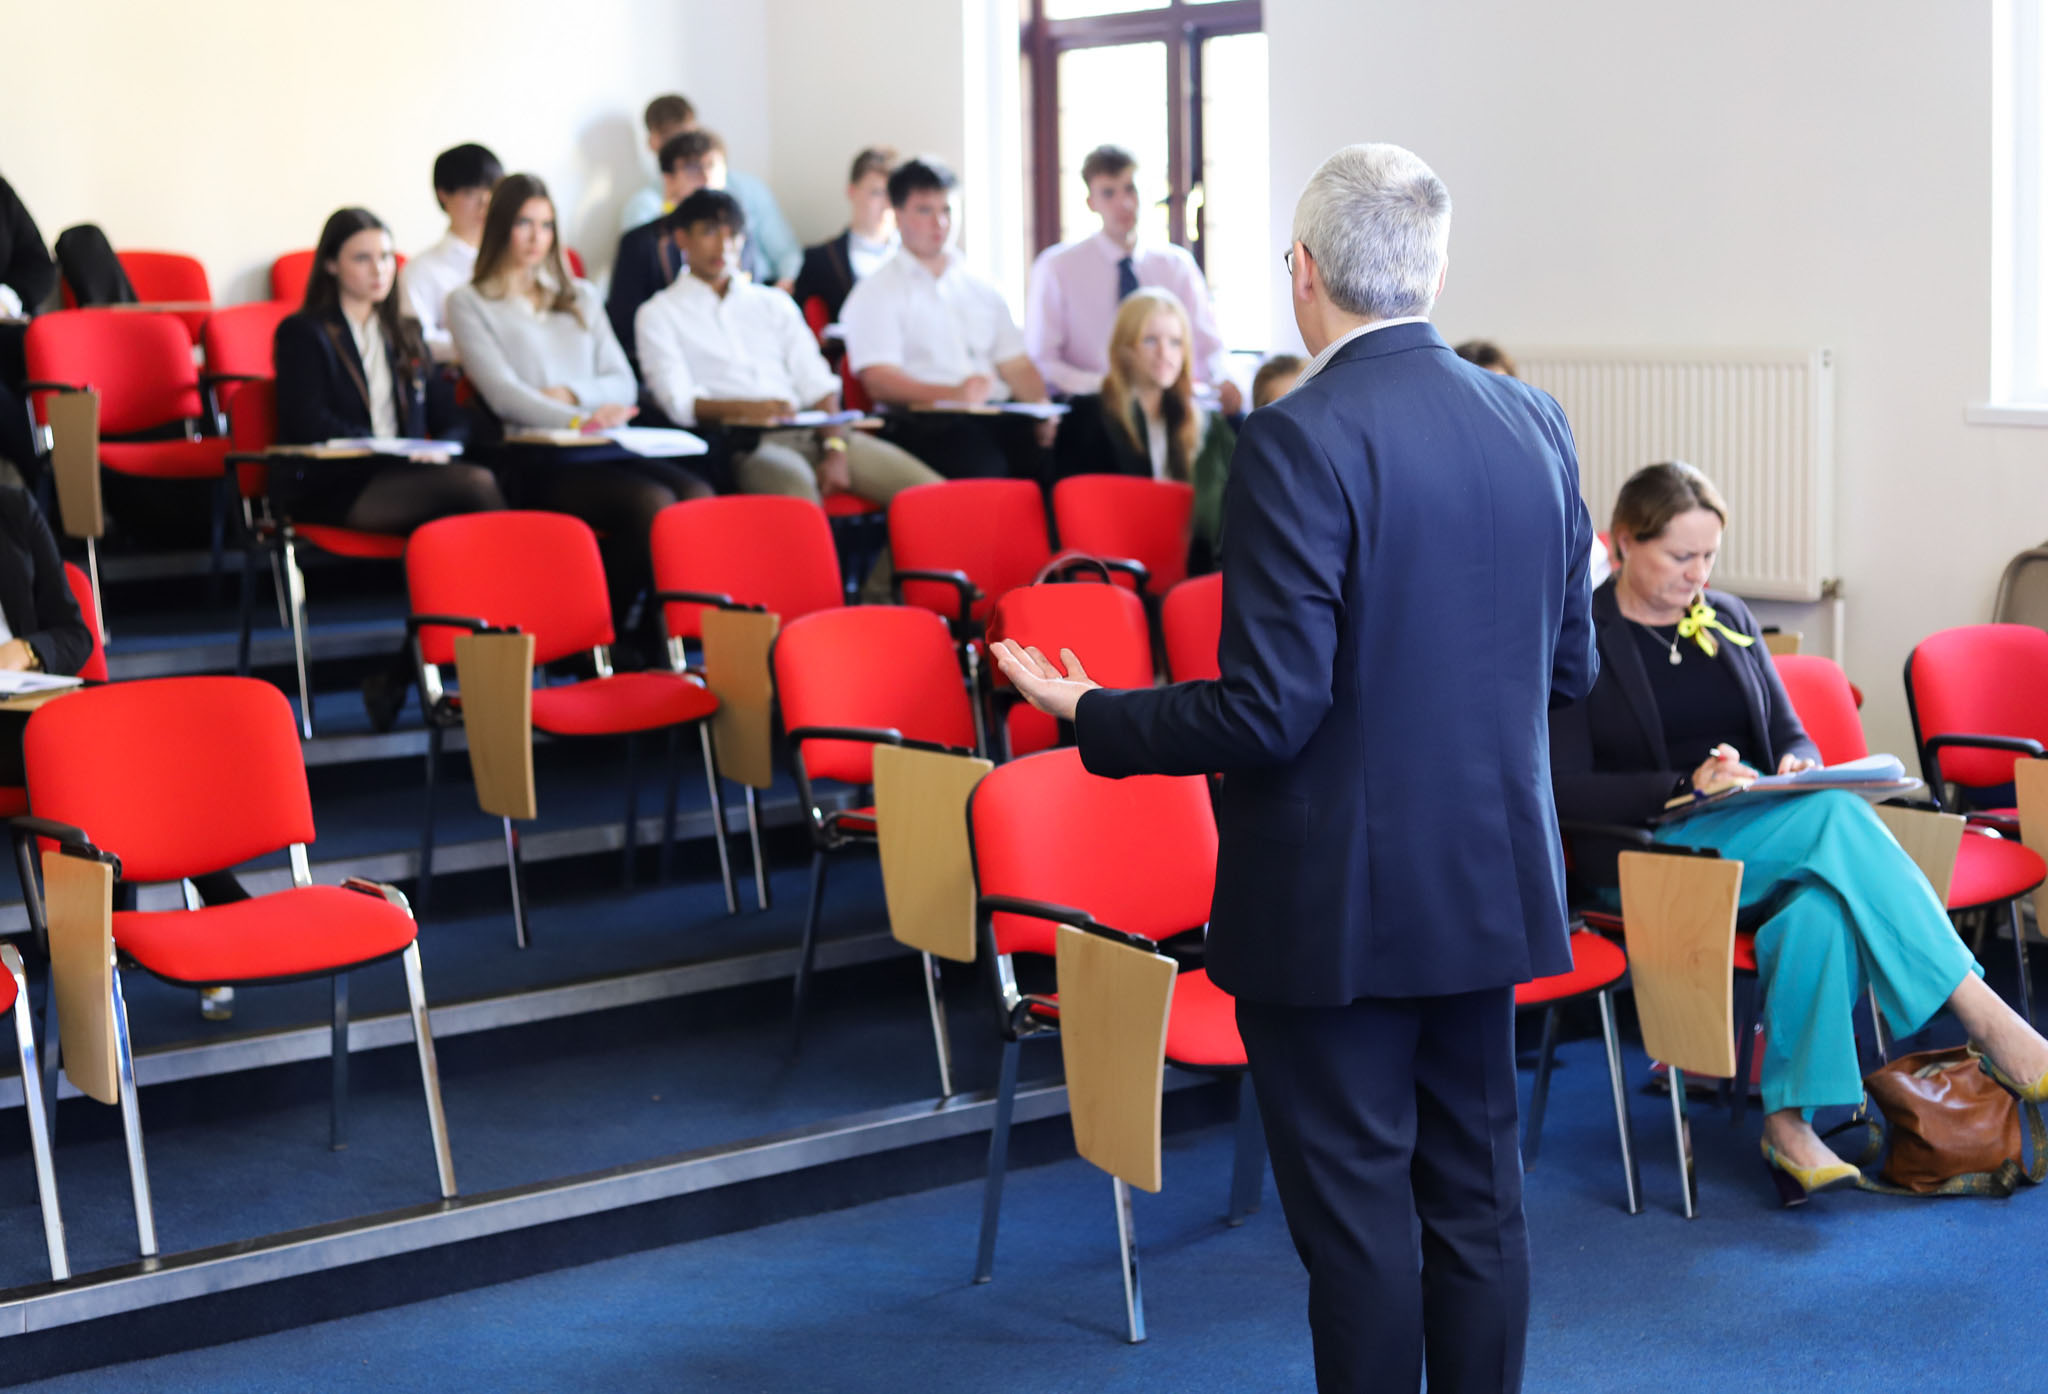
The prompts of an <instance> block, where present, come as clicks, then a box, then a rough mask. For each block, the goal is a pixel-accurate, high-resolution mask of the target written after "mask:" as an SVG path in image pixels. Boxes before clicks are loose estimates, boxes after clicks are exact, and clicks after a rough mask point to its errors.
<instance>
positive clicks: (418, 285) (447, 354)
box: [398, 232, 476, 363]
mask: <svg viewBox="0 0 2048 1394" xmlns="http://www.w3.org/2000/svg"><path fill="white" fill-rule="evenodd" d="M475 274H476V248H474V247H472V246H470V245H469V244H468V243H467V242H465V241H463V240H462V239H461V238H459V237H457V236H456V235H455V234H454V233H452V232H451V233H448V234H446V235H444V236H443V237H442V238H441V240H440V241H439V242H436V243H435V244H434V245H433V246H431V247H429V248H427V249H426V250H425V251H424V252H421V253H420V254H419V255H417V256H413V257H408V258H407V259H406V263H405V269H404V270H403V271H401V272H399V273H398V289H399V293H400V294H402V295H404V296H405V303H406V304H407V306H409V307H410V308H411V310H412V317H413V318H414V319H416V320H418V321H419V322H420V333H421V334H422V335H423V336H424V337H425V338H426V341H427V349H428V351H429V352H430V353H432V354H433V355H434V361H435V362H436V363H453V362H455V361H456V353H455V339H454V337H453V336H452V335H450V334H449V332H448V311H447V306H448V292H450V291H452V290H454V289H455V288H456V287H457V286H466V285H468V284H469V279H470V277H471V276H473V275H475Z"/></svg>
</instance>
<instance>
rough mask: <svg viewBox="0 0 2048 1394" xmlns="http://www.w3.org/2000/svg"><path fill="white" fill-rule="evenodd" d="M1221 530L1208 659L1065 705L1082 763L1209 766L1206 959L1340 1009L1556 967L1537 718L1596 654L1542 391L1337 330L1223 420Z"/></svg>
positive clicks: (1224, 972) (1568, 450) (1568, 476)
mask: <svg viewBox="0 0 2048 1394" xmlns="http://www.w3.org/2000/svg"><path fill="white" fill-rule="evenodd" d="M1223 529H1224V538H1225V542H1226V546H1225V549H1224V565H1223V637H1222V642H1221V644H1220V645H1219V648H1218V653H1217V658H1218V662H1219V665H1220V668H1221V671H1222V677H1221V678H1220V679H1218V680H1217V681H1214V682H1190V683H1180V684H1177V685H1175V686H1172V687H1164V688H1153V689H1150V690H1142V691H1124V692H1112V691H1107V690H1103V691H1096V692H1090V693H1088V694H1087V695H1086V696H1084V697H1083V698H1082V699H1081V703H1080V706H1079V708H1078V710H1077V711H1076V713H1075V731H1076V735H1077V738H1078V741H1079V744H1080V748H1081V757H1082V760H1083V761H1084V763H1086V765H1087V766H1088V768H1089V769H1090V770H1092V771H1094V772H1095V773H1097V774H1102V775H1112V776H1120V775H1128V774H1141V773H1148V772H1157V773H1163V774H1198V773H1203V772H1206V771H1220V772H1222V773H1223V774H1224V780H1223V786H1222V789H1221V791H1220V793H1219V795H1218V798H1217V819H1218V830H1219V833H1220V837H1221V848H1220V852H1219V857H1218V863H1217V869H1216V897H1215V902H1214V905H1213V908H1212V911H1211V919H1210V924H1209V944H1208V966H1209V970H1210V973H1211V975H1212V976H1213V977H1214V978H1215V980H1216V981H1217V982H1218V983H1219V984H1221V985H1222V986H1223V987H1225V988H1227V989H1228V990H1229V991H1231V992H1233V993H1235V994H1237V995H1238V996H1240V997H1243V998H1246V999H1248V1000H1252V1001H1258V1002H1273V1003H1285V1004H1298V1005H1304V1006H1338V1005H1342V1004H1344V1003H1347V1002H1350V1001H1352V1000H1354V999H1356V998H1360V997H1424V996H1435V995H1439V994H1446V993H1456V992H1471V991H1477V990H1479V989H1482V988H1493V987H1504V986H1507V985H1509V984H1512V983H1518V982H1524V981H1526V980H1528V979H1530V978H1533V977H1540V976H1543V975H1546V974H1551V973H1558V972H1563V971H1564V970H1565V969H1567V968H1569V967H1570V966H1571V950H1570V947H1569V945H1568V944H1567V942H1566V935H1565V899H1564V867H1563V862H1562V858H1561V855H1560V851H1559V845H1558V834H1557V815H1556V812H1555V809H1554V807H1553V805H1552V802H1551V789H1550V746H1549V731H1548V720H1547V718H1548V711H1549V708H1550V707H1551V706H1552V705H1554V704H1561V703H1565V702H1574V701H1577V700H1579V699H1580V698H1582V697H1584V696H1585V695H1586V694H1587V692H1588V691H1590V690H1591V688H1592V686H1593V680H1594V676H1595V674H1596V672H1597V669H1598V659H1597V658H1596V656H1595V652H1594V647H1593V631H1592V625H1591V621H1590V619H1589V616H1588V597H1589V593H1590V592H1589V590H1588V586H1587V580H1586V573H1587V557H1588V553H1589V552H1590V550H1591V547H1592V523H1591V521H1590V520H1589V519H1588V517H1587V515H1586V508H1585V505H1584V504H1583V503H1582V502H1581V501H1580V498H1579V470H1578V459H1577V456H1576V454H1575V453H1574V451H1573V448H1572V439H1571V432H1570V429H1569V428H1568V427H1567V426H1566V424H1565V419H1564V413H1563V412H1562V411H1561V410H1560V409H1559V408H1558V405H1557V403H1555V402H1554V401H1552V400H1551V399H1550V398H1549V397H1547V396H1545V395H1544V394H1543V393H1541V392H1539V391H1537V390H1535V389H1534V388H1531V387H1529V386H1527V385H1526V384H1524V383H1520V382H1517V381H1515V380H1514V379H1512V378H1507V377H1502V376H1499V375H1498V374H1494V373H1489V372H1487V371H1485V370H1484V369H1481V368H1476V367H1473V366H1472V365H1471V364H1469V363H1466V362H1464V361H1463V360H1462V359H1460V358H1459V357H1458V356H1457V355H1456V354H1454V353H1452V352H1451V351H1450V349H1449V348H1448V347H1447V346H1446V345H1445V344H1444V341H1443V339H1442V337H1441V336H1439V335H1438V334H1437V332H1436V330H1435V328H1434V327H1432V326H1431V325H1428V324H1405V325H1395V326H1393V327H1392V328H1388V329H1380V330H1375V331H1373V332H1372V333H1369V334H1365V335H1361V336H1360V337H1358V338H1357V339H1354V340H1352V341H1351V342H1350V343H1348V344H1346V345H1345V346H1344V347H1343V348H1342V349H1341V350H1340V351H1339V352H1338V353H1337V355H1336V356H1335V357H1334V358H1333V359H1332V360H1331V361H1330V363H1329V365H1328V366H1327V367H1325V368H1324V369H1323V371H1322V372H1321V373H1319V374H1317V375H1316V376H1315V377H1313V378H1311V379H1310V380H1309V381H1307V382H1305V383H1303V384H1302V385H1301V386H1299V387H1297V388H1296V389H1294V390H1293V391H1292V392H1289V393H1288V394H1287V395H1286V396H1284V397H1282V398H1281V399H1280V400H1279V401H1277V402H1275V403H1273V404H1272V405H1270V406H1266V407H1261V408H1260V409H1259V410H1257V411H1255V412H1253V413H1252V414H1251V416H1250V417H1249V418H1248V419H1247V421H1246V424H1245V428H1244V431H1243V433H1242V434H1241V435H1239V437H1238V443H1237V453H1236V455H1235V457H1234V458H1233V459H1232V461H1231V466H1230V483H1229V485H1228V487H1227V489H1226V492H1225V495H1224V504H1223Z"/></svg>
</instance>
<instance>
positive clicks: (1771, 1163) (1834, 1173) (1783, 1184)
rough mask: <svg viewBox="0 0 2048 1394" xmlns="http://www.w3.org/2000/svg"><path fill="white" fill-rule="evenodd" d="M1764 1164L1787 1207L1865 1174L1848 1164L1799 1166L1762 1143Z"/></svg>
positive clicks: (1773, 1148) (1766, 1143)
mask: <svg viewBox="0 0 2048 1394" xmlns="http://www.w3.org/2000/svg"><path fill="white" fill-rule="evenodd" d="M1762 1145H1763V1149H1764V1164H1765V1165H1766V1166H1768V1167H1769V1168H1770V1170H1771V1180H1772V1181H1774V1182H1776V1183H1777V1187H1778V1198H1779V1199H1780V1200H1782V1201H1784V1202H1785V1204H1786V1206H1788V1207H1790V1206H1794V1205H1804V1204H1805V1203H1806V1199H1807V1197H1808V1196H1811V1195H1812V1194H1813V1193H1814V1192H1815V1191H1825V1190H1827V1189H1828V1188H1829V1187H1831V1186H1839V1185H1841V1184H1842V1183H1843V1182H1854V1181H1855V1180H1856V1179H1857V1178H1858V1177H1860V1176H1861V1175H1862V1174H1863V1173H1862V1172H1860V1171H1858V1170H1857V1169H1856V1168H1855V1167H1853V1166H1850V1165H1849V1164H1848V1163H1847V1162H1834V1163H1831V1164H1829V1165H1827V1166H1817V1167H1797V1166H1793V1165H1792V1163H1790V1162H1788V1161H1786V1160H1785V1159H1784V1158H1783V1157H1781V1156H1779V1155H1778V1149H1777V1148H1775V1147H1773V1146H1771V1144H1770V1143H1768V1142H1765V1143H1763V1144H1762Z"/></svg>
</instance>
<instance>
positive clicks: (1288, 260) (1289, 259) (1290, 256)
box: [1280, 242, 1316, 276]
mask: <svg viewBox="0 0 2048 1394" xmlns="http://www.w3.org/2000/svg"><path fill="white" fill-rule="evenodd" d="M1301 249H1302V250H1303V251H1304V252H1308V243H1306V242H1304V243H1302V244H1301ZM1308 255H1309V259H1310V260H1311V261H1313V260H1314V259H1315V255H1316V254H1315V253H1314V252H1308ZM1280 264H1281V265H1282V266H1284V267H1286V268H1287V274H1288V275H1290V276H1292V275H1293V274H1294V246H1293V244H1292V243H1290V244H1288V248H1287V250H1286V251H1284V252H1282V253H1281V254H1280Z"/></svg>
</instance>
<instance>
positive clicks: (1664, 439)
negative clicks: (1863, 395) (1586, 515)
mask: <svg viewBox="0 0 2048 1394" xmlns="http://www.w3.org/2000/svg"><path fill="white" fill-rule="evenodd" d="M1516 366H1517V369H1518V371H1519V372H1520V373H1521V375H1522V377H1523V378H1524V379H1526V380H1527V381H1529V382H1530V383H1533V384H1534V385H1535V386H1537V387H1540V388H1542V389H1543V390H1544V391H1545V392H1548V393H1549V394H1550V395H1551V396H1553V397H1555V398H1557V400H1558V403H1559V404H1560V405H1561V406H1563V407H1564V412H1565V416H1566V418H1567V419H1569V420H1570V422H1571V426H1572V434H1573V436H1574V437H1575V438H1576V440H1577V441H1578V447H1579V470H1580V485H1581V488H1582V489H1583V490H1584V492H1585V495H1586V504H1587V507H1589V508H1590V509H1591V510H1592V512H1593V526H1594V528H1595V529H1596V530H1597V531H1600V532H1605V531H1606V530H1607V522H1608V519H1609V517H1610V516H1611V515H1612V513H1613V511H1614V498H1615V495H1616V493H1618V492H1619V491H1620V489H1621V485H1622V481H1623V480H1625V479H1627V478H1628V477H1629V475H1631V474H1633V473H1634V472H1635V471H1636V470H1638V469H1640V468H1642V467H1643V466H1644V465H1647V464H1653V463H1655V462H1657V461H1659V460H1684V461H1685V462H1687V463H1688V464H1692V465H1696V466H1698V467H1699V468H1700V469H1702V470H1704V471H1705V472H1706V474H1707V477H1708V478H1710V479H1712V480H1713V481H1714V483H1715V484H1716V485H1718V486H1719V487H1720V490H1721V493H1722V495H1723V496H1724V497H1725V498H1726V499H1727V500H1728V510H1729V527H1728V533H1727V537H1726V540H1725V541H1724V542H1723V544H1722V548H1721V557H1720V561H1719V563H1718V564H1717V565H1716V566H1715V568H1714V585H1715V586H1716V587H1718V588H1720V589H1723V590H1728V591H1732V592H1734V593H1736V594H1738V595H1743V596H1754V597H1757V598H1759V599H1765V600H1819V599H1821V598H1822V596H1823V594H1824V592H1825V591H1826V590H1827V589H1828V586H1829V583H1830V582H1831V581H1833V579H1834V578H1835V577H1836V575H1837V574H1838V573H1837V572H1836V570H1835V464H1834V356H1833V354H1832V353H1831V352H1830V351H1829V350H1827V349H1814V350H1812V351H1809V352H1762V353H1719V352H1696V353H1677V352H1670V351H1666V352H1659V353H1640V352H1626V351H1608V350H1591V349H1557V350H1548V351H1541V352H1530V353H1526V354H1518V355H1517V361H1516Z"/></svg>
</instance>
